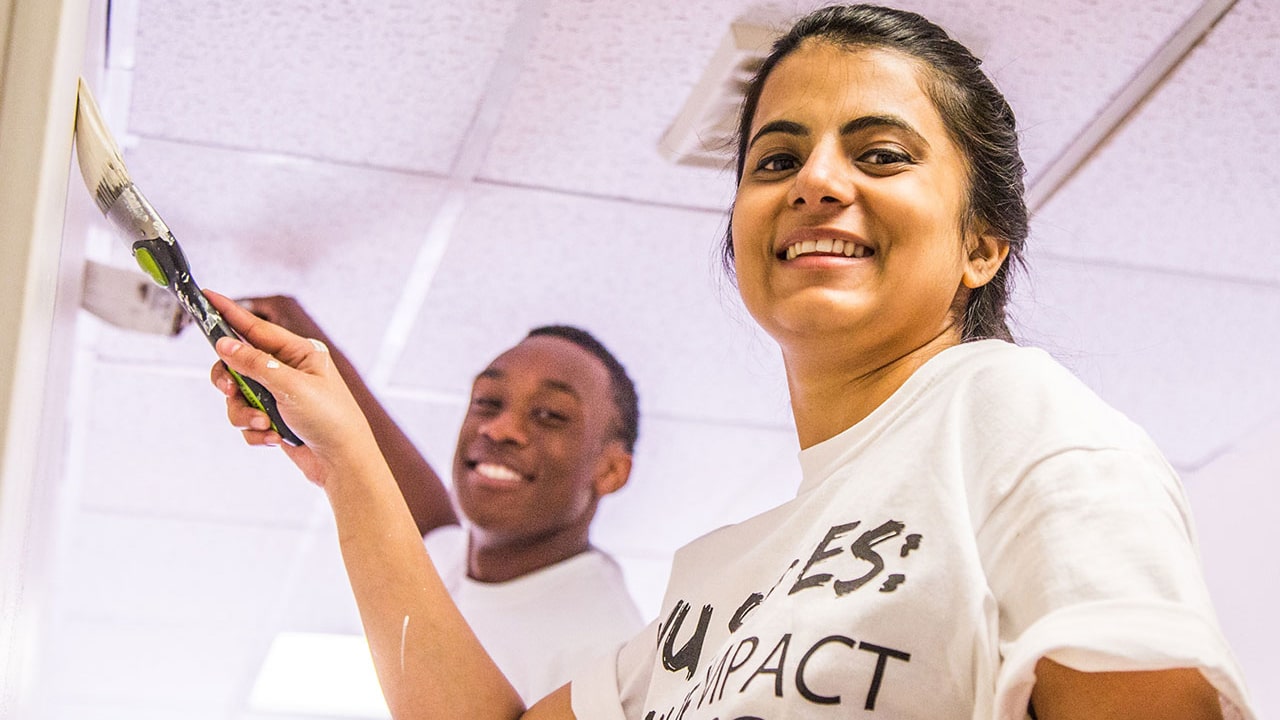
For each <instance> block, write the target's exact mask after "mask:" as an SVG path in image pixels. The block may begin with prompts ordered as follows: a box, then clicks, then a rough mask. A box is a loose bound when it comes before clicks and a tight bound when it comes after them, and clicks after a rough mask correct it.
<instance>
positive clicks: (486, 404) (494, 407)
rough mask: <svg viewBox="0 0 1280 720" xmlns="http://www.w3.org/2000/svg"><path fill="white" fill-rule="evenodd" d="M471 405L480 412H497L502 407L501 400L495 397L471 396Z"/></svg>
mask: <svg viewBox="0 0 1280 720" xmlns="http://www.w3.org/2000/svg"><path fill="white" fill-rule="evenodd" d="M471 407H472V408H473V409H475V410H478V411H481V412H497V411H498V410H500V409H502V402H501V401H499V400H498V399H497V398H491V397H476V398H471Z"/></svg>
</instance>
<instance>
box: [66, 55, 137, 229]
mask: <svg viewBox="0 0 1280 720" xmlns="http://www.w3.org/2000/svg"><path fill="white" fill-rule="evenodd" d="M76 159H77V160H78V161H79V163H80V175H81V176H82V177H83V178H84V184H85V186H86V187H88V188H89V194H91V195H93V199H94V202H96V203H97V204H98V209H99V210H101V211H102V212H104V213H105V212H106V211H107V208H109V207H111V205H112V203H114V202H115V201H116V199H117V198H119V197H120V193H121V192H123V191H124V189H125V188H126V187H128V186H129V184H130V183H131V181H130V180H129V171H128V170H126V169H125V166H124V158H123V157H122V156H121V155H120V148H118V147H117V146H116V142H115V140H114V139H112V137H111V132H110V131H109V130H108V129H107V124H106V122H104V121H103V119H102V113H100V112H98V105H97V103H95V102H94V101H93V95H91V94H90V93H89V87H88V86H87V85H85V83H84V79H83V78H81V80H80V90H79V93H78V95H77V100H76Z"/></svg>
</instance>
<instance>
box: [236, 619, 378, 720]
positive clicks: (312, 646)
mask: <svg viewBox="0 0 1280 720" xmlns="http://www.w3.org/2000/svg"><path fill="white" fill-rule="evenodd" d="M249 707H250V709H252V710H254V711H256V712H264V713H289V714H293V715H320V716H330V717H343V718H389V717H391V713H390V711H388V710H387V703H386V701H385V700H384V699H383V697H382V689H381V687H379V685H378V678H377V675H376V674H375V673H374V670H373V659H372V657H371V656H370V655H369V644H368V643H367V642H366V641H365V639H364V636H362V635H330V634H322V633H291V632H286V633H280V634H279V635H276V637H275V640H273V641H272V642H271V649H270V650H268V651H267V659H266V660H265V661H264V662H263V663H262V669H261V670H260V671H259V672H258V679H257V680H256V681H255V682H254V684H253V693H252V695H251V696H250V697H249Z"/></svg>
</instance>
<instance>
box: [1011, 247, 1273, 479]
mask: <svg viewBox="0 0 1280 720" xmlns="http://www.w3.org/2000/svg"><path fill="white" fill-rule="evenodd" d="M1030 268H1031V270H1030V273H1031V274H1030V278H1029V279H1027V278H1024V279H1023V281H1022V283H1021V290H1020V291H1019V293H1018V297H1017V299H1016V303H1015V305H1016V307H1015V308H1014V310H1013V315H1014V317H1015V319H1016V320H1017V328H1016V329H1015V333H1017V332H1019V329H1020V330H1021V335H1022V336H1023V337H1025V338H1028V339H1029V340H1031V342H1032V344H1034V345H1038V346H1040V347H1044V348H1045V349H1046V350H1049V351H1050V352H1051V353H1053V354H1054V355H1055V356H1057V357H1058V358H1059V359H1060V360H1062V361H1063V362H1064V363H1065V364H1066V365H1067V366H1069V367H1071V368H1072V369H1073V370H1075V371H1076V373H1077V374H1079V375H1080V376H1081V377H1082V379H1084V380H1085V382H1087V383H1088V384H1089V385H1091V386H1092V387H1093V389H1094V390H1095V391H1097V392H1098V393H1099V394H1100V395H1101V396H1102V397H1103V398H1104V399H1105V400H1107V401H1108V402H1110V403H1111V404H1112V405H1114V406H1116V407H1117V408H1118V409H1120V410H1121V411H1122V412H1124V413H1125V414H1127V415H1128V416H1129V417H1130V418H1132V419H1133V420H1135V421H1136V422H1137V423H1138V424H1139V425H1141V426H1143V427H1144V428H1146V430H1147V432H1148V433H1150V434H1151V435H1152V437H1153V438H1154V439H1155V440H1156V442H1157V443H1158V444H1159V445H1160V447H1161V449H1162V450H1163V451H1164V453H1165V455H1166V456H1168V457H1169V459H1170V460H1171V461H1172V462H1173V463H1174V464H1175V465H1178V466H1179V467H1180V468H1183V469H1189V468H1193V467H1195V466H1197V465H1199V464H1202V463H1203V462H1204V461H1206V460H1207V459H1209V458H1211V457H1213V456H1214V455H1215V454H1217V453H1218V452H1221V451H1222V449H1224V448H1226V447H1228V446H1230V445H1231V443H1232V442H1233V441H1234V440H1235V438H1237V437H1239V436H1240V435H1241V434H1243V433H1245V432H1247V431H1248V430H1250V429H1252V428H1254V427H1256V426H1257V425H1258V424H1259V423H1261V422H1262V421H1264V420H1265V419H1267V418H1269V417H1272V416H1274V413H1275V408H1276V406H1277V402H1280V376H1278V375H1277V374H1276V373H1275V372H1273V370H1272V368H1273V367H1274V365H1275V363H1274V358H1275V357H1276V355H1277V353H1280V340H1277V338H1275V337H1274V333H1269V332H1266V331H1264V328H1276V327H1280V289H1278V288H1269V287H1264V286H1256V285H1247V284H1240V283H1230V282H1222V281H1218V280H1214V279H1212V278H1201V277H1195V276H1192V275H1184V274H1173V273H1161V272H1152V271H1142V270H1134V269H1124V268H1115V267H1108V266H1107V265H1104V264H1101V263H1095V262H1089V261H1084V262H1074V261H1072V262H1067V261H1062V260H1058V259H1051V258H1048V257H1043V256H1037V257H1035V258H1033V259H1032V261H1031V264H1030Z"/></svg>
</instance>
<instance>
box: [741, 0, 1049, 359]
mask: <svg viewBox="0 0 1280 720" xmlns="http://www.w3.org/2000/svg"><path fill="white" fill-rule="evenodd" d="M810 38H813V39H815V40H821V41H823V42H829V43H833V44H837V45H842V46H847V47H851V48H858V47H864V48H882V49H888V50H896V51H897V52H900V53H903V54H905V55H907V56H909V57H912V58H914V59H915V60H917V61H918V62H919V63H920V64H921V65H922V66H923V67H924V68H925V73H924V83H923V84H924V90H925V92H926V93H927V94H928V95H929V98H930V99H931V100H932V101H933V104H934V107H936V108H937V110H938V113H939V114H940V115H941V116H942V120H943V123H944V124H945V125H946V128H947V131H948V132H949V133H950V135H951V139H952V141H953V142H955V143H956V145H957V147H959V148H960V150H961V152H962V153H963V154H964V156H965V158H966V160H967V164H968V175H969V178H968V179H969V198H968V203H967V205H968V211H967V213H966V215H965V217H964V218H963V220H962V229H966V230H967V229H969V228H972V227H974V223H975V222H977V223H978V224H979V226H980V227H982V228H983V229H984V230H985V231H987V232H991V233H994V234H996V235H998V236H1000V237H1001V238H1003V239H1004V240H1006V241H1008V243H1009V256H1008V258H1007V259H1006V260H1005V262H1004V264H1003V265H1002V266H1001V267H1000V269H999V271H998V272H996V274H995V277H993V278H992V279H991V281H990V282H988V283H987V284H986V285H984V286H982V287H979V288H975V289H974V290H973V291H972V292H971V293H970V294H969V298H968V302H967V304H966V306H965V312H964V319H963V328H962V337H963V339H964V340H975V339H979V338H1000V339H1004V340H1012V339H1013V338H1012V334H1011V333H1010V332H1009V326H1008V323H1007V322H1006V319H1005V306H1006V304H1007V302H1008V299H1009V291H1010V289H1011V282H1010V274H1011V273H1012V272H1013V268H1011V266H1019V267H1020V266H1021V265H1022V264H1023V259H1022V253H1023V246H1024V245H1025V244H1026V239H1027V206H1026V202H1025V200H1024V199H1023V182H1022V176H1023V173H1024V167H1023V164H1022V156H1021V154H1020V153H1019V152H1018V134H1017V128H1016V124H1015V121H1014V117H1013V110H1012V109H1010V107H1009V104H1008V103H1007V102H1006V101H1005V99H1004V96H1003V95H1002V94H1001V93H1000V91H999V90H997V89H996V87H995V85H994V84H993V83H992V82H991V80H990V79H989V78H988V77H987V75H986V73H984V72H983V71H982V69H981V68H980V67H979V65H980V64H981V62H982V61H981V60H979V59H978V58H976V57H974V56H973V54H972V53H970V52H969V50H968V48H966V47H965V46H964V45H961V44H960V43H958V42H956V41H955V40H952V39H951V38H950V37H949V36H948V35H947V33H946V31H944V30H943V29H942V28H940V27H938V26H937V25H934V24H933V23H931V22H929V21H928V20H926V19H925V18H923V17H921V16H920V15H917V14H915V13H912V12H906V11H903V10H894V9H891V8H885V7H879V6H876V5H836V6H832V7H826V8H822V9H820V10H816V11H814V12H812V13H810V14H808V15H806V16H804V17H803V18H801V19H800V20H799V21H798V22H796V24H795V25H793V26H792V27H791V30H790V31H789V32H787V34H785V35H783V36H782V37H781V38H779V39H778V40H777V41H776V42H775V43H774V44H773V48H772V50H771V52H770V53H769V55H768V56H767V57H766V58H765V60H764V62H763V63H762V64H761V65H760V69H759V70H757V71H756V74H755V76H754V77H753V78H752V80H751V82H750V84H748V85H747V90H746V97H745V99H744V101H743V105H742V114H741V116H740V118H739V123H738V134H737V179H738V180H739V181H741V180H742V172H743V163H744V162H745V158H746V154H747V142H748V138H749V137H750V133H751V123H752V121H753V120H754V118H755V113H756V106H757V105H758V104H759V102H760V93H761V91H762V90H763V88H764V83H765V80H766V79H767V78H768V77H769V74H770V73H771V72H772V71H773V69H774V67H776V66H777V64H778V63H779V62H780V61H781V60H782V59H783V58H785V57H786V56H787V55H789V54H791V53H792V52H793V51H795V50H796V49H797V48H799V47H800V46H801V45H802V44H803V43H804V42H805V41H806V40H808V39H810ZM732 232H733V231H732V226H730V229H729V230H728V231H727V232H726V233H725V238H724V247H723V259H724V263H725V267H726V268H727V269H728V270H729V272H730V274H731V275H732V274H733V236H732Z"/></svg>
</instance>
